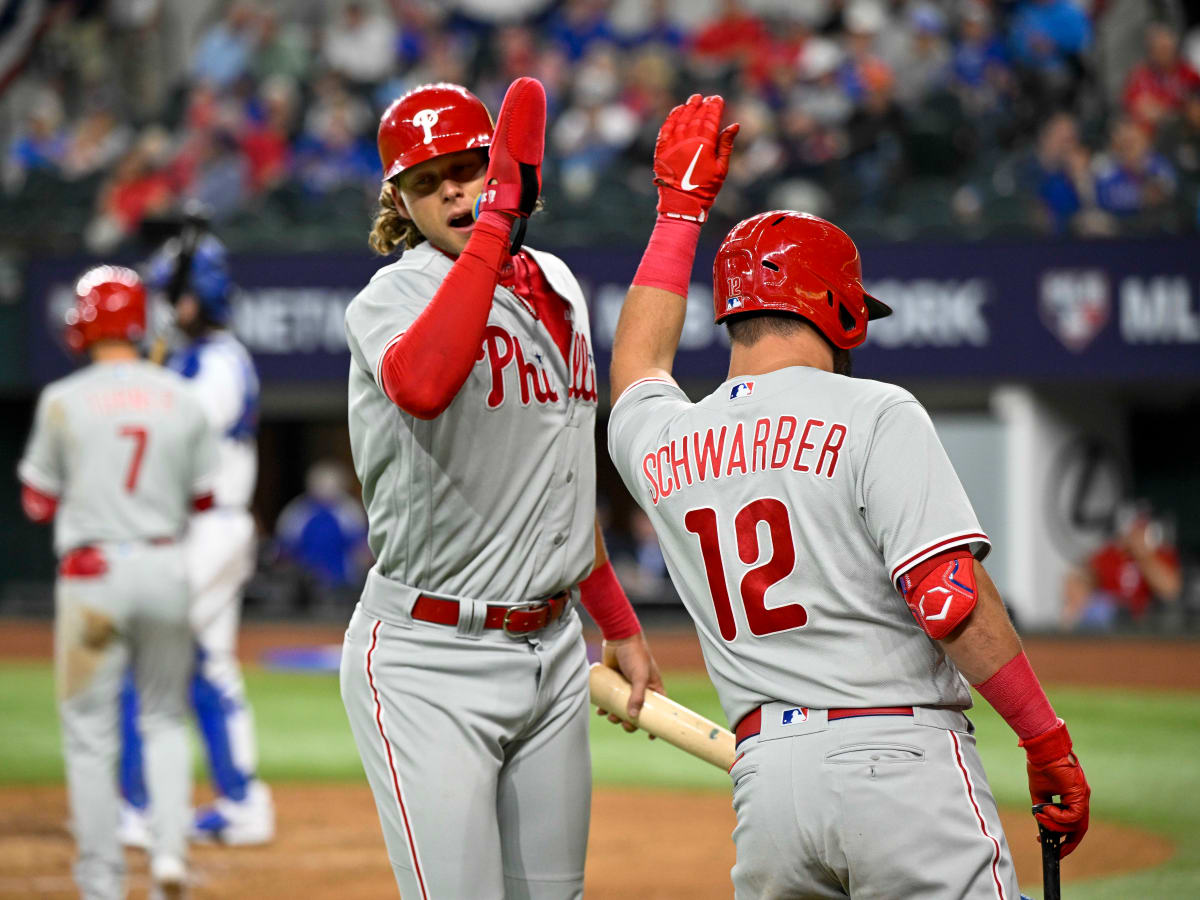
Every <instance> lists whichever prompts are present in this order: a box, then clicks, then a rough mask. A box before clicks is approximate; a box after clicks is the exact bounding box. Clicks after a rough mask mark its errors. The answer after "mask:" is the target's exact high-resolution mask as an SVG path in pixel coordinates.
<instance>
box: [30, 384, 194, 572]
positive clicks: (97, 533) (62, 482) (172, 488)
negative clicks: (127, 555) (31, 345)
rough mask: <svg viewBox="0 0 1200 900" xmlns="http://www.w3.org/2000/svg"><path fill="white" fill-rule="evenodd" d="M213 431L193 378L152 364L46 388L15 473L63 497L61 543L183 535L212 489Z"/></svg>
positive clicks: (57, 540)
mask: <svg viewBox="0 0 1200 900" xmlns="http://www.w3.org/2000/svg"><path fill="white" fill-rule="evenodd" d="M215 459H216V447H215V438H214V436H213V434H212V431H211V430H210V428H209V427H208V423H207V421H206V419H205V417H204V413H203V411H202V410H201V408H200V406H199V404H198V403H197V402H196V400H195V399H194V398H193V397H192V396H191V393H190V391H189V390H188V386H187V383H186V382H185V381H184V380H183V379H182V378H180V377H179V376H177V375H175V374H174V373H172V372H168V371H166V370H164V369H162V368H161V367H159V366H156V365H153V364H152V363H149V362H144V361H137V362H129V363H119V364H116V363H106V364H103V365H91V366H87V367H86V368H84V369H81V370H80V371H78V372H75V373H74V374H72V375H68V376H67V377H66V378H63V379H61V380H59V381H56V382H54V383H53V384H51V385H49V386H47V387H46V389H45V390H44V391H43V392H42V395H41V397H40V398H39V399H38V405H37V411H36V413H35V415H34V423H33V431H32V433H31V434H30V436H29V443H28V445H27V446H26V449H25V456H24V458H23V459H22V460H21V463H20V466H19V468H18V470H17V474H18V476H19V477H20V479H21V481H23V482H25V483H26V484H28V485H29V486H30V487H33V488H36V489H37V490H39V491H41V492H42V493H44V494H50V495H52V496H54V497H57V498H58V514H57V516H56V517H55V521H54V548H55V551H56V552H57V553H59V554H62V553H65V552H66V551H67V550H70V549H71V548H72V547H78V546H81V545H83V544H90V543H97V542H101V541H129V540H146V539H150V538H162V537H174V536H177V535H181V534H182V533H183V531H184V528H185V526H186V525H187V519H188V515H189V513H190V512H191V497H193V496H198V495H200V494H204V493H208V492H209V491H211V489H212V481H213V467H214V465H215Z"/></svg>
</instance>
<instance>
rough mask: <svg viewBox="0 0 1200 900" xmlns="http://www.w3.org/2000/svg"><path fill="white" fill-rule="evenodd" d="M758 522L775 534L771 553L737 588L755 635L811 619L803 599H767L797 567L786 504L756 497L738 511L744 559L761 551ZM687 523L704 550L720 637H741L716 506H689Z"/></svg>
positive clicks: (737, 531) (737, 529)
mask: <svg viewBox="0 0 1200 900" xmlns="http://www.w3.org/2000/svg"><path fill="white" fill-rule="evenodd" d="M760 522H766V524H767V529H768V531H769V533H770V535H771V555H770V557H769V558H768V559H767V560H766V561H765V562H763V563H762V564H761V565H758V566H755V567H754V568H753V569H751V570H750V571H749V572H747V573H746V574H745V575H743V576H742V580H741V584H740V586H739V589H738V591H739V594H740V595H741V599H742V608H743V609H744V610H745V611H746V623H747V624H748V625H749V626H750V631H751V633H752V634H754V635H755V636H756V637H763V636H764V635H768V634H775V633H776V632H779V631H789V630H791V629H793V628H800V627H802V626H803V625H805V624H807V623H808V611H807V610H805V608H804V607H803V606H801V605H800V604H799V603H787V604H784V605H783V606H776V607H773V608H771V609H768V608H767V605H766V600H765V598H766V593H767V589H768V588H769V587H771V585H773V584H776V583H777V582H779V581H782V580H783V579H784V578H787V576H788V575H790V574H791V573H792V570H793V569H795V567H796V545H795V542H794V540H793V539H792V525H791V522H790V521H789V519H788V510H787V507H786V506H785V505H784V504H783V502H782V501H780V500H776V499H775V498H774V497H764V498H761V499H759V500H752V501H751V502H750V503H747V504H746V505H745V506H743V507H742V508H741V509H740V510H739V511H738V513H737V515H736V516H734V519H733V528H734V534H735V537H736V540H737V548H738V557H739V559H741V561H742V562H743V563H745V564H746V565H750V564H751V563H753V562H756V561H757V560H758V558H759V555H760V553H761V552H762V548H761V547H760V546H759V540H758V525H759V523H760ZM683 524H684V527H686V528H687V530H688V531H690V532H691V533H692V534H694V535H696V537H697V538H699V540H700V554H701V556H702V557H703V558H704V574H705V575H706V576H707V578H708V590H709V593H710V594H711V595H712V601H713V609H714V610H715V611H716V614H717V626H718V627H719V628H720V630H721V637H722V638H724V639H725V640H726V641H732V640H733V639H734V638H736V637H737V630H738V626H737V619H735V618H734V615H733V604H732V603H731V602H730V599H729V589H728V582H727V581H726V576H725V563H724V560H723V559H722V558H721V540H720V531H719V527H718V521H717V511H716V510H715V509H713V508H712V507H707V506H706V507H701V508H700V509H693V510H689V511H688V512H687V513H686V514H685V515H684V517H683Z"/></svg>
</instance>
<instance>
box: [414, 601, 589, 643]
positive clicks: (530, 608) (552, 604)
mask: <svg viewBox="0 0 1200 900" xmlns="http://www.w3.org/2000/svg"><path fill="white" fill-rule="evenodd" d="M570 599H571V592H570V591H563V592H562V593H561V594H555V595H554V596H553V597H547V598H546V599H545V600H535V601H533V602H531V603H518V604H517V605H516V606H488V608H487V613H486V614H485V615H484V617H483V627H484V628H500V629H502V630H503V631H504V633H505V634H529V633H530V632H531V631H540V630H541V629H543V628H545V627H546V626H547V625H550V624H552V623H553V622H555V621H557V620H558V618H559V616H561V615H562V614H563V611H564V610H566V608H567V602H568V601H569V600H570ZM412 617H413V618H414V619H420V620H421V621H422V622H433V623H434V624H435V625H457V624H458V601H457V600H443V599H442V598H440V597H430V596H428V595H427V594H421V596H419V597H418V598H417V602H416V603H414V604H413V608H412Z"/></svg>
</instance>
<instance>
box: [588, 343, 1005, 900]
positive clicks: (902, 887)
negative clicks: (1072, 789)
mask: <svg viewBox="0 0 1200 900" xmlns="http://www.w3.org/2000/svg"><path fill="white" fill-rule="evenodd" d="M609 449H610V452H611V454H612V457H613V460H614V461H615V462H616V464H617V469H618V470H619V471H620V473H621V476H622V478H624V480H625V483H626V485H628V487H629V489H630V491H631V492H632V493H633V495H634V497H635V498H636V499H637V501H638V503H639V504H640V505H641V506H642V508H643V509H644V510H645V511H646V514H647V515H648V516H649V517H650V520H651V522H652V523H653V524H654V528H655V531H656V532H657V533H658V536H659V540H660V541H661V543H662V550H663V556H664V557H665V559H666V562H667V566H668V568H669V570H670V573H671V578H672V580H673V581H674V582H675V585H676V587H677V588H678V590H679V593H680V595H681V596H682V597H683V600H684V603H685V604H686V605H687V608H688V611H689V612H690V613H691V615H692V617H693V618H694V619H695V621H696V627H697V631H698V633H699V636H700V642H701V647H702V649H703V651H704V658H705V663H706V665H707V667H708V671H709V674H710V675H711V677H712V679H713V683H714V684H715V685H716V688H717V692H718V694H719V695H720V698H721V703H722V705H723V707H724V710H725V714H726V715H727V716H728V717H729V721H730V724H731V725H736V724H737V723H738V722H740V721H741V720H742V718H743V717H745V716H746V715H747V714H748V713H750V712H752V711H755V710H757V711H758V721H759V722H760V723H761V725H760V726H758V727H756V728H755V729H754V730H751V729H747V731H746V732H745V733H744V734H745V737H744V739H743V740H741V741H740V742H739V744H738V753H739V755H738V757H737V759H736V760H735V762H734V765H733V767H732V768H731V769H730V777H731V779H732V781H733V785H734V788H733V807H734V811H735V812H736V813H737V822H738V824H737V828H736V829H735V830H734V834H733V837H734V843H735V844H736V846H737V864H736V865H735V866H734V869H733V872H732V879H733V884H734V890H735V895H736V897H737V898H739V900H743V898H751V897H753V898H758V897H781V896H789V897H791V896H804V897H843V896H853V897H939V898H951V897H953V898H966V897H970V898H985V897H986V898H999V900H1004V898H1006V897H1007V898H1012V900H1015V898H1016V896H1017V893H1016V878H1015V872H1014V869H1013V865H1012V858H1011V854H1010V853H1009V851H1008V845H1007V843H1006V842H1005V838H1004V832H1003V829H1002V827H1001V825H1000V819H999V815H998V812H997V810H996V804H995V800H994V798H993V797H992V794H991V791H990V789H989V787H988V784H987V779H986V777H985V775H984V772H983V766H982V764H981V762H980V760H979V756H978V752H977V750H976V747H975V740H974V737H973V735H972V727H971V724H970V722H969V721H968V720H967V718H966V716H964V715H963V714H962V712H961V710H963V709H966V708H967V707H969V706H970V705H971V698H970V693H969V691H968V688H967V685H966V683H965V682H964V681H963V679H962V676H961V675H960V674H959V672H958V670H957V668H956V667H955V666H954V665H953V664H952V663H951V662H950V660H949V659H948V658H947V656H946V655H945V653H944V652H943V651H942V649H941V647H940V646H939V645H938V644H937V643H935V642H934V641H933V640H931V639H930V638H929V637H928V636H927V635H926V634H925V632H924V631H923V630H922V629H921V628H920V626H918V625H917V623H916V622H915V621H914V619H913V617H912V614H911V613H910V612H909V609H908V607H907V605H906V604H905V602H904V600H903V599H902V598H901V596H900V594H899V592H898V591H897V590H896V587H895V581H896V579H897V578H898V577H899V576H900V575H902V574H903V573H904V572H905V571H907V570H908V569H909V568H911V567H912V566H914V565H916V564H917V563H919V562H920V561H922V560H924V559H926V558H928V557H929V556H931V555H934V554H936V553H937V552H939V551H940V550H943V549H948V548H950V547H953V546H957V545H961V544H969V545H970V546H971V547H972V550H973V552H974V553H975V554H976V555H977V556H979V557H982V556H983V555H984V553H985V552H986V551H987V549H988V546H989V545H988V542H987V537H986V536H985V535H984V534H983V532H982V531H981V530H980V528H979V523H978V522H977V521H976V519H975V515H974V513H973V512H972V510H971V505H970V503H969V502H968V500H967V498H966V495H965V494H964V492H963V489H962V486H961V485H960V484H959V481H958V478H957V476H956V475H955V473H954V469H953V467H952V466H951V465H950V462H949V460H948V459H947V457H946V454H945V451H944V450H943V449H942V446H941V444H940V442H939V441H938V439H937V436H936V434H935V433H934V430H933V425H932V423H931V422H930V420H929V417H928V415H926V413H925V411H924V409H923V408H922V407H921V406H920V404H918V403H917V402H916V400H914V399H913V397H912V396H911V395H910V394H908V393H907V392H906V391H904V390H901V389H900V388H897V387H894V386H891V385H886V384H881V383H878V382H873V381H865V380H861V379H850V378H844V377H842V376H838V375H834V374H831V373H828V372H824V371H820V370H818V369H813V368H808V367H799V366H797V367H791V368H785V369H780V370H777V371H774V372H770V373H768V374H764V375H756V376H753V377H743V378H735V379H731V380H730V381H728V382H726V383H725V384H723V385H722V386H721V387H720V388H718V389H717V391H716V392H715V393H713V394H710V395H709V396H708V397H706V398H704V399H703V400H701V401H700V402H699V403H696V404H692V403H691V402H689V401H688V399H687V397H686V396H685V395H684V393H683V392H682V391H681V390H680V389H679V388H678V387H676V386H675V385H673V384H671V383H668V382H666V381H663V380H659V379H648V380H645V381H642V382H638V383H636V384H634V385H632V386H631V387H629V388H628V389H627V390H626V391H625V392H624V394H622V396H621V397H620V398H619V399H618V401H617V403H616V404H614V406H613V411H612V417H611V420H610V423H609ZM916 798H919V800H917V799H916ZM913 834H921V835H923V836H924V837H923V838H922V839H921V840H919V841H914V840H912V835H913Z"/></svg>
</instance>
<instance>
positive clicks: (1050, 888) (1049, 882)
mask: <svg viewBox="0 0 1200 900" xmlns="http://www.w3.org/2000/svg"><path fill="white" fill-rule="evenodd" d="M1047 806H1057V807H1058V808H1059V809H1066V804H1063V803H1035V804H1034V805H1033V812H1034V813H1035V814H1036V813H1040V812H1041V811H1042V810H1043V809H1045V808H1046V807H1047ZM1038 836H1039V838H1040V840H1041V844H1042V896H1043V900H1061V898H1062V884H1061V881H1060V879H1059V857H1058V847H1059V845H1060V844H1061V843H1062V842H1063V841H1064V840H1065V839H1066V837H1067V836H1066V835H1065V834H1063V833H1062V832H1061V831H1052V830H1050V829H1049V828H1047V827H1046V826H1045V825H1043V824H1042V823H1041V822H1038Z"/></svg>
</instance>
